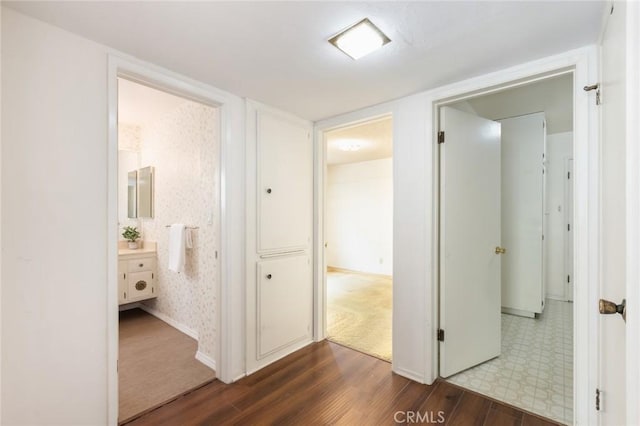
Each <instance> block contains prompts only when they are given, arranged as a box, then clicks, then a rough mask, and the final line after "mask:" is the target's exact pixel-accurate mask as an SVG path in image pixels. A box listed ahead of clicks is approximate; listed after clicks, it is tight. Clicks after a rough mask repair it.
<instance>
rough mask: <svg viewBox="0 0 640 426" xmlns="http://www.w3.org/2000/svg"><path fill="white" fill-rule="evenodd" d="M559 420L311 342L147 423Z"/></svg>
mask: <svg viewBox="0 0 640 426" xmlns="http://www.w3.org/2000/svg"><path fill="white" fill-rule="evenodd" d="M429 423H432V424H436V423H440V424H448V425H487V426H498V425H523V426H525V425H530V426H534V425H535V426H543V425H555V424H556V423H553V422H551V421H547V420H544V419H541V418H539V417H536V416H534V415H532V414H528V413H525V412H522V411H520V410H516V409H514V408H511V407H508V406H506V405H503V404H500V403H498V402H495V401H492V400H490V399H488V398H485V397H483V396H481V395H478V394H476V393H473V392H470V391H466V390H464V389H461V388H459V387H456V386H454V385H451V384H449V383H447V382H444V381H438V382H436V383H434V384H433V385H431V386H427V385H421V384H418V383H416V382H413V381H411V380H408V379H405V378H404V377H401V376H398V375H395V374H393V373H391V366H390V364H389V363H387V362H384V361H381V360H379V359H376V358H373V357H370V356H367V355H364V354H361V353H359V352H356V351H353V350H351V349H347V348H344V347H342V346H339V345H337V344H334V343H330V342H321V343H316V344H313V345H310V346H308V347H306V348H304V349H302V350H300V351H297V352H295V353H293V354H291V355H289V356H288V357H286V358H284V359H282V360H280V361H278V362H276V363H274V364H272V365H270V366H268V367H266V368H264V369H262V370H260V371H259V372H257V373H255V374H252V375H251V376H249V377H246V378H244V379H242V380H240V381H238V382H236V383H233V384H230V385H225V384H224V383H222V382H220V381H217V380H216V381H214V382H212V383H210V384H208V385H206V386H204V387H202V388H200V389H198V390H195V391H193V392H191V393H189V394H187V395H185V396H183V397H181V398H179V399H177V400H175V401H173V402H171V403H169V404H167V405H164V406H162V407H160V408H158V409H156V410H155V411H152V412H150V413H148V414H146V415H144V416H143V417H140V418H138V419H136V420H135V421H133V422H131V423H129V425H131V426H134V425H135V426H142V425H153V426H157V425H171V426H173V425H224V424H241V425H254V424H274V425H315V424H317V425H320V424H341V425H383V424H429Z"/></svg>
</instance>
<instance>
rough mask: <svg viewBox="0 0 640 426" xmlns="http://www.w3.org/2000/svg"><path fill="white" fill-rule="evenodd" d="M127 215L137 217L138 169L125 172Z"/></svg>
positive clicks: (130, 217)
mask: <svg viewBox="0 0 640 426" xmlns="http://www.w3.org/2000/svg"><path fill="white" fill-rule="evenodd" d="M127 217H128V218H129V219H135V218H136V217H138V171H137V170H134V171H132V172H129V173H128V174H127Z"/></svg>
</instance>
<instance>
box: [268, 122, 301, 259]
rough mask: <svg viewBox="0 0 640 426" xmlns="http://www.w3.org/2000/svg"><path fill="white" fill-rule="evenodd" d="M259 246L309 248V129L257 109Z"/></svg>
mask: <svg viewBox="0 0 640 426" xmlns="http://www.w3.org/2000/svg"><path fill="white" fill-rule="evenodd" d="M257 136H258V240H259V241H258V251H259V252H265V251H274V250H277V251H280V250H286V249H295V248H307V247H308V246H309V245H310V244H311V230H312V215H313V209H312V207H313V163H312V162H313V152H312V148H313V147H312V143H311V139H310V134H309V129H308V128H307V127H305V126H302V125H300V124H298V123H294V122H289V121H287V120H286V119H283V118H281V117H278V116H276V115H274V114H271V113H269V112H266V111H260V112H258V123H257Z"/></svg>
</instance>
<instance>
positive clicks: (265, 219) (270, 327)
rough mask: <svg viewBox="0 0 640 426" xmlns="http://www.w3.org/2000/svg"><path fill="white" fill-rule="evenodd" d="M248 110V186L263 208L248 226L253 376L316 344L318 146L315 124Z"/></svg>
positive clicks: (248, 311)
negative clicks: (314, 261)
mask: <svg viewBox="0 0 640 426" xmlns="http://www.w3.org/2000/svg"><path fill="white" fill-rule="evenodd" d="M247 107H248V114H247V125H248V128H247V141H248V142H247V146H248V153H249V155H248V156H247V158H248V159H249V161H248V164H249V165H250V166H249V167H251V165H252V164H253V161H254V160H255V181H253V180H252V179H249V180H248V182H247V188H248V193H250V194H253V193H254V191H255V209H253V208H252V207H253V204H251V203H249V204H250V206H251V207H250V208H249V209H247V210H248V218H247V222H246V223H247V235H248V238H247V256H248V257H249V258H248V270H247V292H246V301H247V302H246V303H247V304H246V330H247V340H246V368H247V372H248V373H252V372H254V371H257V370H259V369H260V368H262V367H264V366H266V365H268V364H270V363H272V362H274V361H276V360H278V359H280V358H282V357H284V356H286V355H288V354H290V353H292V352H294V351H296V350H298V349H300V348H301V347H303V346H304V345H307V344H309V343H311V342H312V340H313V334H312V333H313V330H312V322H313V274H312V272H313V271H312V268H311V263H310V259H311V258H312V257H313V251H312V249H311V234H312V232H313V142H312V140H311V138H310V136H311V129H312V128H311V123H309V122H306V121H304V120H300V119H296V118H295V117H292V116H290V115H289V114H286V113H282V112H280V111H276V110H273V109H271V108H267V107H264V106H261V105H257V104H252V103H248V105H247ZM254 141H255V145H254ZM254 147H255V150H254V149H253V148H254ZM253 235H255V236H256V238H252V237H251V236H253Z"/></svg>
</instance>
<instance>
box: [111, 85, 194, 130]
mask: <svg viewBox="0 0 640 426" xmlns="http://www.w3.org/2000/svg"><path fill="white" fill-rule="evenodd" d="M185 102H190V101H189V100H187V99H184V98H181V97H179V96H175V95H171V94H169V93H166V92H161V91H160V90H156V89H153V88H151V87H147V86H143V85H142V84H138V83H134V82H132V81H129V80H125V79H123V78H119V79H118V122H119V123H126V124H134V125H137V126H141V127H145V126H148V125H150V124H152V123H153V122H155V121H158V119H159V118H160V117H163V116H164V115H165V114H167V113H168V112H170V111H173V110H175V109H176V108H178V107H179V106H180V105H182V104H183V103H185Z"/></svg>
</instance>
